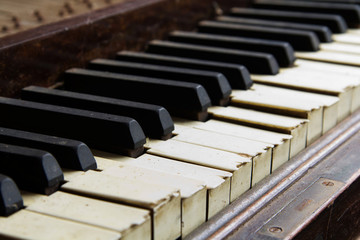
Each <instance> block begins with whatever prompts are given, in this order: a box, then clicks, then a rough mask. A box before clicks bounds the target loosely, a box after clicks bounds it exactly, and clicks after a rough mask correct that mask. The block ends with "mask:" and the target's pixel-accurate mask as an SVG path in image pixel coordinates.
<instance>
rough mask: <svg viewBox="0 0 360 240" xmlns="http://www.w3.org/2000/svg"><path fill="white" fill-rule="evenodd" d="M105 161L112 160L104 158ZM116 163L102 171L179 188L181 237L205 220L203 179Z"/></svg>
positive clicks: (124, 177) (120, 177)
mask: <svg viewBox="0 0 360 240" xmlns="http://www.w3.org/2000/svg"><path fill="white" fill-rule="evenodd" d="M98 160H99V158H98V159H97V161H98ZM105 161H111V162H113V161H112V160H106V159H105ZM117 163H118V166H113V167H109V168H106V169H105V170H104V171H102V173H103V174H107V175H111V176H115V177H118V178H119V179H126V180H130V181H131V180H132V181H134V182H135V181H141V182H148V183H152V184H158V185H164V186H169V187H173V188H178V189H180V194H181V207H182V208H181V226H182V232H181V235H182V236H183V237H184V236H186V235H188V234H189V233H190V232H191V231H193V230H194V229H195V228H197V227H198V226H200V225H201V224H202V223H204V222H205V221H206V203H207V201H206V193H207V192H206V188H205V183H204V182H203V181H200V180H198V179H194V178H189V177H184V176H179V175H174V174H170V173H165V172H162V171H157V170H154V169H148V168H142V167H139V166H132V165H127V164H123V163H120V162H117ZM120 181H121V180H120Z"/></svg>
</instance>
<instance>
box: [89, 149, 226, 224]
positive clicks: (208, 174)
mask: <svg viewBox="0 0 360 240" xmlns="http://www.w3.org/2000/svg"><path fill="white" fill-rule="evenodd" d="M95 154H96V155H97V156H100V157H96V160H97V163H98V168H99V169H105V168H108V167H112V166H114V164H115V165H118V164H117V163H118V162H120V163H122V164H130V165H133V166H139V167H142V168H148V169H154V170H157V171H163V172H166V173H171V174H175V175H180V176H184V177H190V178H195V179H198V180H201V181H203V182H204V183H205V185H206V188H207V192H208V193H207V206H208V209H207V219H209V218H210V217H212V216H214V215H215V214H216V213H218V212H219V211H220V210H221V209H223V208H224V207H226V206H227V205H228V204H229V201H230V180H231V178H232V174H231V173H230V172H226V171H221V170H218V169H214V168H209V167H204V166H199V165H195V164H190V163H186V162H180V161H176V160H171V159H168V158H163V157H158V156H154V155H151V154H143V155H141V156H140V157H138V158H135V159H134V158H129V157H125V156H121V155H116V154H111V153H105V152H99V151H97V152H95ZM104 158H106V159H107V160H108V159H111V160H112V162H109V161H104Z"/></svg>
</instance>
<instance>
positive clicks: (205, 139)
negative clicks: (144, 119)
mask: <svg viewBox="0 0 360 240" xmlns="http://www.w3.org/2000/svg"><path fill="white" fill-rule="evenodd" d="M179 127H180V126H177V128H179ZM172 139H173V140H175V141H181V142H185V143H191V144H195V145H200V146H204V147H210V148H213V149H218V150H222V151H227V152H231V153H236V154H239V155H240V156H247V157H250V158H251V161H252V174H251V175H252V177H251V184H252V186H254V185H255V184H256V183H258V182H259V181H260V180H261V179H263V178H264V177H266V176H267V175H269V174H270V172H271V162H272V157H271V156H272V147H273V145H271V144H268V143H263V142H258V141H253V140H249V139H244V138H238V137H234V136H230V135H224V134H220V133H216V132H209V131H204V130H202V129H195V128H189V127H182V129H181V128H180V133H179V134H178V135H176V136H175V137H173V138H172Z"/></svg>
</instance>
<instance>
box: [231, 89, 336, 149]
mask: <svg viewBox="0 0 360 240" xmlns="http://www.w3.org/2000/svg"><path fill="white" fill-rule="evenodd" d="M273 89H274V90H273ZM268 90H269V91H257V90H256V89H253V90H249V91H240V90H238V91H236V94H233V95H232V98H231V105H233V106H240V107H244V108H249V109H254V110H260V111H263V112H269V113H277V114H281V115H286V116H292V117H300V118H306V119H308V120H309V123H308V133H307V143H308V144H311V143H312V142H314V141H315V140H317V139H318V138H319V137H320V136H321V135H322V133H323V125H327V126H330V127H334V126H335V125H336V123H337V121H336V117H334V116H337V107H338V106H337V104H335V103H333V104H331V106H332V108H331V110H332V111H331V115H329V119H328V118H325V117H327V115H325V114H324V113H325V106H324V104H323V101H321V100H320V101H313V100H314V99H309V98H308V96H307V93H306V92H304V94H303V95H302V94H301V92H300V93H299V94H293V95H291V92H290V93H288V92H286V91H287V89H284V90H283V91H281V90H282V89H278V88H274V87H272V88H268ZM271 90H273V91H271ZM292 92H295V93H296V91H292ZM274 96H276V98H274ZM319 97H320V96H319ZM326 97H328V96H325V98H326ZM335 101H336V102H337V101H338V99H336V100H335Z"/></svg>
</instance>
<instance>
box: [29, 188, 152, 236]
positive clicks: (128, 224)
mask: <svg viewBox="0 0 360 240" xmlns="http://www.w3.org/2000/svg"><path fill="white" fill-rule="evenodd" d="M22 196H23V199H24V205H25V206H26V209H27V210H29V211H33V212H38V213H42V214H46V215H51V216H54V217H58V218H63V219H68V220H72V221H75V222H81V223H84V224H88V225H93V226H97V227H100V228H104V229H108V230H112V231H116V232H119V233H120V234H121V239H151V218H150V211H149V210H145V209H140V208H135V207H130V206H126V205H122V204H116V203H111V202H106V201H102V200H96V199H91V198H87V197H82V196H78V195H74V194H70V193H65V192H61V191H57V192H55V193H54V194H52V195H50V196H44V195H40V194H34V193H24V192H22Z"/></svg>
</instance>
